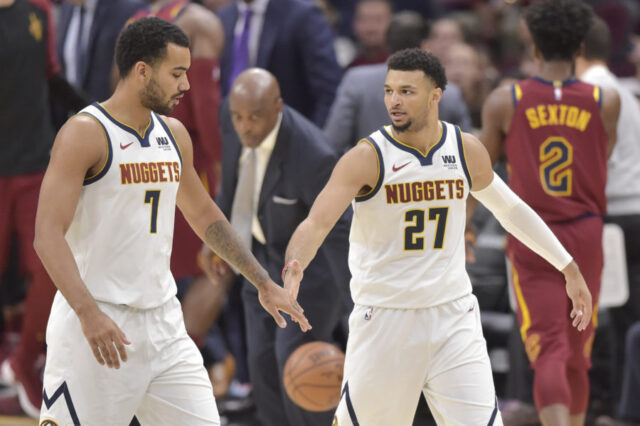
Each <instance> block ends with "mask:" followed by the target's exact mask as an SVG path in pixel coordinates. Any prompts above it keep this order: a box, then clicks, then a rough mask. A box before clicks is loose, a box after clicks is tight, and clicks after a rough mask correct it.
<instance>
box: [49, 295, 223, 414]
mask: <svg viewBox="0 0 640 426" xmlns="http://www.w3.org/2000/svg"><path fill="white" fill-rule="evenodd" d="M98 306H99V307H100V309H101V310H102V312H104V313H105V314H106V315H108V316H109V317H110V318H111V319H112V320H113V321H114V322H115V323H116V324H117V325H118V326H119V327H120V328H121V329H122V331H123V332H124V333H125V335H126V336H127V338H128V339H129V341H130V342H131V344H130V345H128V346H126V350H127V356H128V361H127V362H122V361H121V362H120V369H118V370H116V369H112V368H108V367H107V366H106V365H100V364H98V361H96V359H95V357H94V356H93V352H92V351H91V348H90V347H89V343H88V342H87V340H86V339H85V337H84V334H83V333H82V329H81V326H80V321H79V319H78V317H77V315H76V314H75V312H74V311H73V309H71V307H70V306H69V304H68V303H67V301H66V299H65V298H64V297H63V296H62V294H61V293H60V292H58V293H57V294H56V297H55V299H54V302H53V306H52V307H51V315H50V316H49V323H48V325H47V362H46V366H45V372H44V392H43V403H42V409H41V413H40V421H41V422H43V423H44V424H48V425H75V424H82V425H83V426H91V425H109V426H118V425H123V426H128V425H129V423H130V422H131V420H132V418H133V416H134V414H135V415H136V416H137V418H138V420H139V421H140V423H141V424H142V425H153V426H156V425H217V426H218V425H220V417H219V415H218V410H217V408H216V404H215V400H214V398H213V389H212V386H211V381H210V380H209V377H208V375H207V373H206V370H205V368H204V366H203V362H202V356H201V355H200V352H199V351H198V349H197V347H196V345H195V344H194V343H193V341H192V340H191V338H190V337H189V336H188V335H187V332H186V330H185V326H184V320H183V317H182V309H181V306H180V302H178V300H177V299H176V298H175V297H174V298H172V299H170V300H169V301H168V302H166V303H165V304H163V305H162V306H159V307H157V308H154V309H148V310H140V309H135V308H131V307H128V306H124V305H112V304H109V303H100V302H99V303H98ZM47 420H48V421H49V423H45V421H47Z"/></svg>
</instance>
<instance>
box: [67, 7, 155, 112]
mask: <svg viewBox="0 0 640 426" xmlns="http://www.w3.org/2000/svg"><path fill="white" fill-rule="evenodd" d="M146 6H147V3H146V2H145V1H143V0H98V4H97V6H96V10H95V15H94V17H93V23H92V24H91V29H90V32H89V41H88V44H87V64H86V67H85V70H84V71H85V72H84V74H83V75H82V76H81V80H80V81H81V82H82V83H81V87H80V88H81V89H83V90H84V91H85V92H87V94H88V95H89V96H90V97H91V98H92V100H94V101H103V100H105V99H107V98H108V97H109V96H111V68H112V65H113V54H114V51H115V46H116V39H117V38H118V35H119V34H120V31H121V30H122V28H123V27H124V24H125V23H126V22H127V20H128V19H129V18H130V17H131V16H132V15H133V14H134V13H135V12H136V11H138V10H139V9H142V8H143V7H146ZM72 16H73V5H71V4H69V3H67V2H63V3H62V4H61V5H60V18H59V24H58V43H57V48H58V56H59V57H60V63H61V64H62V67H63V69H64V68H65V62H64V54H63V52H64V42H65V39H66V37H67V30H68V28H69V23H70V22H71V17H72Z"/></svg>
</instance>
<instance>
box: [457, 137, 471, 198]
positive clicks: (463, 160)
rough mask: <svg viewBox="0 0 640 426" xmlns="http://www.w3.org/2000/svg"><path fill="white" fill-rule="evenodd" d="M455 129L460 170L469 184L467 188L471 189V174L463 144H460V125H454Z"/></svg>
mask: <svg viewBox="0 0 640 426" xmlns="http://www.w3.org/2000/svg"><path fill="white" fill-rule="evenodd" d="M455 130H456V139H457V141H458V156H459V157H460V163H462V170H464V175H465V176H466V177H467V183H468V184H469V190H471V174H470V173H469V168H468V167H467V156H466V155H465V152H464V146H463V145H462V132H461V131H460V127H458V126H455Z"/></svg>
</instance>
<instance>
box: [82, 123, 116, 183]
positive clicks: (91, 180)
mask: <svg viewBox="0 0 640 426" xmlns="http://www.w3.org/2000/svg"><path fill="white" fill-rule="evenodd" d="M80 114H86V115H88V116H90V117H91V118H93V119H94V120H96V122H97V123H98V124H99V125H100V127H102V130H103V131H104V135H105V136H106V137H107V161H105V163H104V167H102V170H100V171H99V172H98V173H97V174H95V175H93V176H91V177H89V178H87V179H85V180H84V182H83V183H82V184H83V185H90V184H92V183H94V182H96V181H98V180H100V179H101V178H102V177H103V176H104V175H106V174H107V172H108V171H109V168H110V167H111V162H112V161H113V147H112V146H111V138H110V137H109V132H107V129H106V128H105V127H104V124H102V122H100V120H99V119H98V117H96V116H95V115H93V114H91V113H90V112H86V111H83V112H81V113H80Z"/></svg>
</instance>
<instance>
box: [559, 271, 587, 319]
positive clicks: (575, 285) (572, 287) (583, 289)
mask: <svg viewBox="0 0 640 426" xmlns="http://www.w3.org/2000/svg"><path fill="white" fill-rule="evenodd" d="M562 273H563V274H564V278H565V280H566V282H567V284H566V288H567V295H568V296H569V299H571V303H572V304H573V308H572V309H571V319H572V320H573V321H572V325H573V326H574V327H576V328H577V329H578V330H580V331H583V330H585V329H586V328H587V327H588V326H589V322H591V315H592V313H593V304H592V300H591V292H589V288H588V287H587V283H586V282H585V280H584V277H583V276H582V273H581V272H580V269H579V268H578V265H577V264H576V263H575V261H572V262H571V263H570V264H569V265H568V266H567V267H566V268H564V269H563V270H562Z"/></svg>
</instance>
